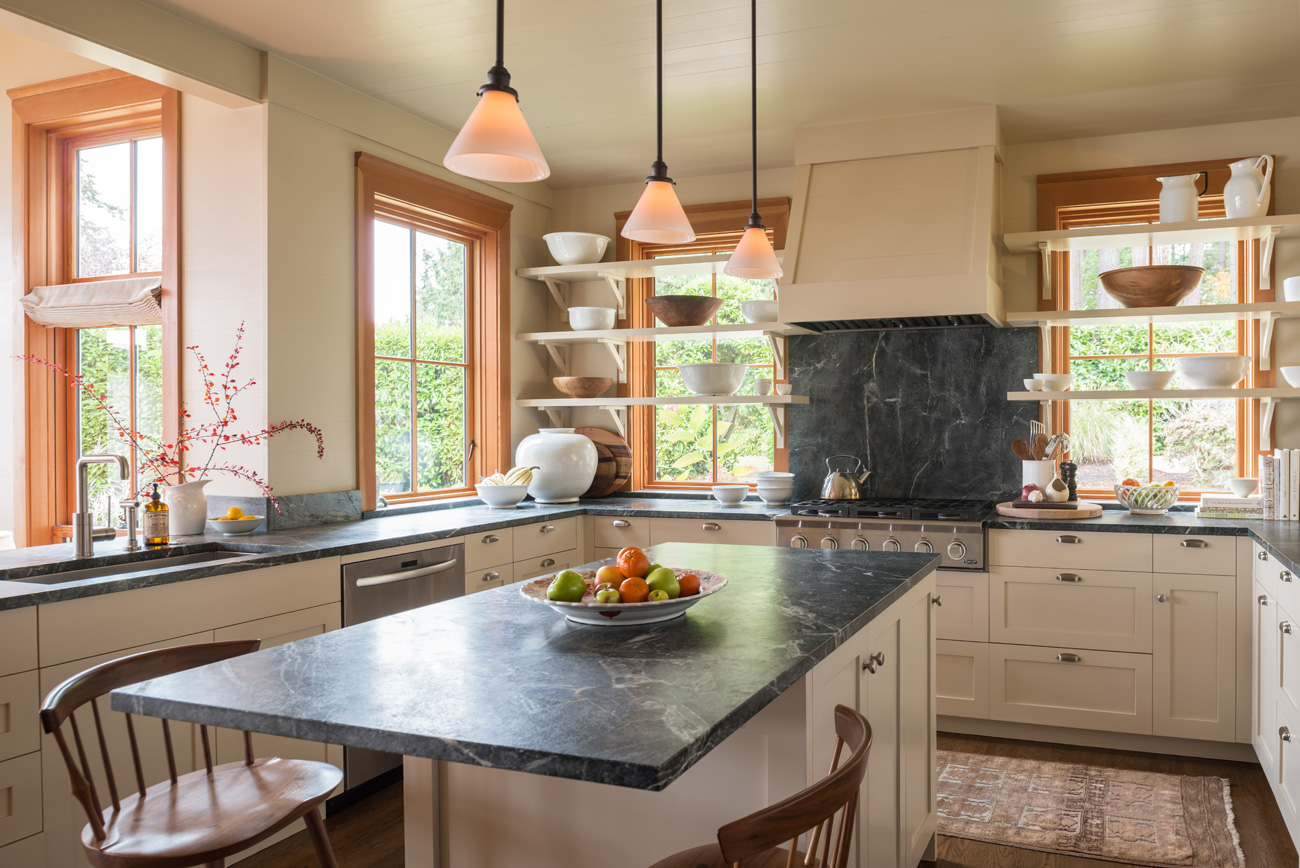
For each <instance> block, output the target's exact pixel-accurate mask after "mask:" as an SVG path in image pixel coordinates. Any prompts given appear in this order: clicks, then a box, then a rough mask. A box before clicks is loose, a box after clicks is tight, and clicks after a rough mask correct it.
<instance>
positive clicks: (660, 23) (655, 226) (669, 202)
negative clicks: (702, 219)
mask: <svg viewBox="0 0 1300 868" xmlns="http://www.w3.org/2000/svg"><path fill="white" fill-rule="evenodd" d="M655 111H656V114H657V116H658V117H657V125H658V134H657V140H656V147H657V150H656V156H655V161H654V162H653V163H651V164H650V177H648V178H646V179H645V190H644V192H642V193H641V198H640V199H639V200H638V201H637V203H636V207H635V208H633V209H632V213H631V215H630V216H629V217H628V218H627V222H626V223H624V224H623V231H622V233H620V234H621V235H622V236H623V237H624V238H629V239H631V240H632V241H642V242H645V243H647V244H686V243H688V242H691V241H694V240H695V230H694V229H692V228H691V221H690V220H689V219H688V218H687V216H686V212H685V211H684V210H683V209H682V203H681V202H680V201H678V199H677V191H676V190H674V189H673V179H672V178H670V177H668V166H667V165H665V164H664V4H663V0H655Z"/></svg>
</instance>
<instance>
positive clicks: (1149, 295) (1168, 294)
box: [1097, 265, 1205, 307]
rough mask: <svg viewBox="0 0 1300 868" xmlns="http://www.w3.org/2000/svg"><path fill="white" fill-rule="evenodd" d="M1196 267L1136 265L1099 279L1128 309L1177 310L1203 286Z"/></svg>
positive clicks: (1202, 272) (1108, 291)
mask: <svg viewBox="0 0 1300 868" xmlns="http://www.w3.org/2000/svg"><path fill="white" fill-rule="evenodd" d="M1203 274H1205V269H1204V268H1200V267H1198V266H1195V265H1136V266H1134V267H1132V268H1116V269H1113V270H1111V271H1103V272H1102V273H1101V274H1099V275H1097V278H1098V279H1099V280H1100V281H1101V288H1102V289H1104V290H1106V294H1107V295H1109V296H1110V297H1111V298H1113V299H1115V300H1116V301H1118V302H1119V303H1120V304H1122V305H1124V306H1125V307H1173V306H1174V305H1176V304H1178V302H1180V301H1182V300H1183V299H1185V298H1187V296H1189V295H1191V294H1192V291H1193V290H1195V289H1196V287H1198V286H1200V285H1201V275H1203Z"/></svg>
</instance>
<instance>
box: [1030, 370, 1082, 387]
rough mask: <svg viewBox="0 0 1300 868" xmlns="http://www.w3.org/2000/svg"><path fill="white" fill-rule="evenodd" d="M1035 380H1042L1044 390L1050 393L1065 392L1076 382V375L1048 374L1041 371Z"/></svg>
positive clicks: (1035, 375)
mask: <svg viewBox="0 0 1300 868" xmlns="http://www.w3.org/2000/svg"><path fill="white" fill-rule="evenodd" d="M1034 379H1035V380H1042V381H1043V388H1044V389H1045V390H1047V391H1048V392H1064V391H1065V390H1066V389H1068V388H1070V384H1071V383H1073V382H1074V374H1047V373H1044V372H1042V371H1039V372H1038V373H1037V374H1034Z"/></svg>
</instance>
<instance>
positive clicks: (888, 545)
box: [880, 536, 903, 552]
mask: <svg viewBox="0 0 1300 868" xmlns="http://www.w3.org/2000/svg"><path fill="white" fill-rule="evenodd" d="M880 547H881V548H882V549H883V550H885V551H887V552H901V551H902V550H903V547H902V546H901V545H900V544H899V542H898V540H896V539H894V538H893V537H892V536H891V537H890V538H889V539H887V540H885V541H884V542H883V543H881V544H880Z"/></svg>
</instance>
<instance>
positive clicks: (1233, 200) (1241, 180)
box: [1223, 154, 1273, 217]
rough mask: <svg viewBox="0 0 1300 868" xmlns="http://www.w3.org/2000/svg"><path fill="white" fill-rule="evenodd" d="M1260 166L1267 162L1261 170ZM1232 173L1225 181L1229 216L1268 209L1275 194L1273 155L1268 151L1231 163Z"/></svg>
mask: <svg viewBox="0 0 1300 868" xmlns="http://www.w3.org/2000/svg"><path fill="white" fill-rule="evenodd" d="M1260 166H1267V167H1268V168H1267V169H1265V170H1264V171H1262V172H1261V171H1260V168H1259V167H1260ZM1228 168H1229V169H1232V177H1230V178H1229V179H1228V182H1227V183H1226V184H1224V185H1223V207H1224V208H1225V209H1226V210H1227V212H1228V216H1229V217H1260V216H1263V215H1264V214H1266V213H1268V202H1269V199H1270V198H1272V195H1273V187H1272V183H1271V182H1272V180H1273V158H1272V157H1271V156H1269V155H1268V154H1264V155H1263V156H1262V157H1253V158H1248V159H1245V160H1238V161H1237V162H1235V163H1229V164H1228Z"/></svg>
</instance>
